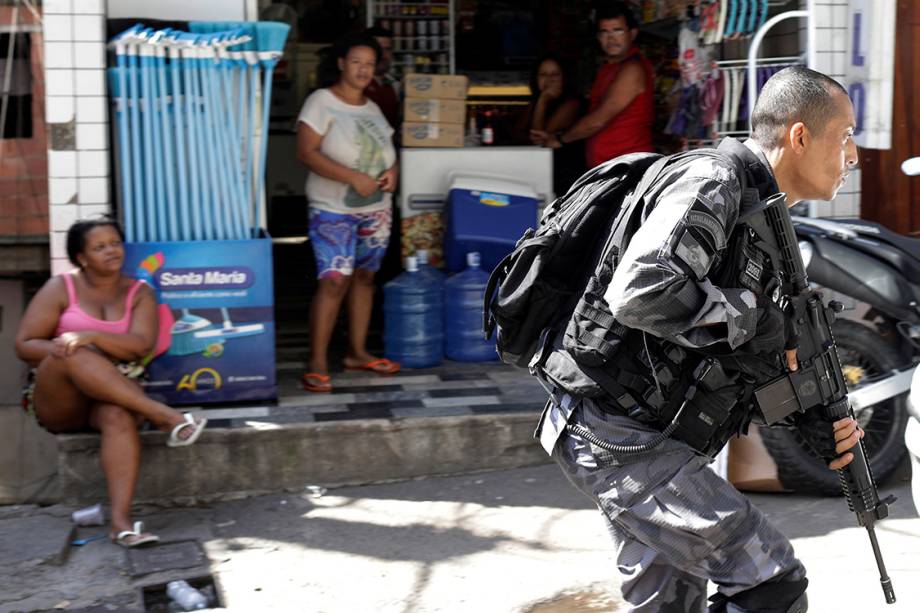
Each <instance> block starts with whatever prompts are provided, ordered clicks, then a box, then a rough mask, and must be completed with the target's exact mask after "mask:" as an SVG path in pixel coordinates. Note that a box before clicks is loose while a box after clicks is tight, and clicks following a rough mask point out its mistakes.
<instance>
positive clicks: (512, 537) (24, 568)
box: [0, 465, 920, 613]
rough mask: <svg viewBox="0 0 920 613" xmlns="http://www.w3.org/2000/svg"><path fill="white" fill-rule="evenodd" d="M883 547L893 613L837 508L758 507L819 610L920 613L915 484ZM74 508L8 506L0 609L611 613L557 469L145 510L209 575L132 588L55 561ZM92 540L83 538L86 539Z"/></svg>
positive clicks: (128, 581)
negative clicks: (211, 586) (787, 540)
mask: <svg viewBox="0 0 920 613" xmlns="http://www.w3.org/2000/svg"><path fill="white" fill-rule="evenodd" d="M887 490H891V491H892V493H894V494H895V495H897V496H898V497H899V499H900V500H899V502H898V504H896V505H895V506H894V508H893V517H892V518H891V519H889V520H887V521H886V522H883V523H882V524H881V525H880V527H879V539H880V541H881V546H882V548H883V551H884V553H885V558H886V562H887V563H888V568H889V571H890V574H891V577H892V580H893V582H894V586H895V589H896V591H897V595H898V599H899V602H898V603H897V604H896V605H894V606H886V605H885V604H884V601H883V598H882V593H881V589H880V588H879V586H878V578H877V573H876V571H875V566H874V562H873V559H872V555H871V551H870V548H869V543H868V539H867V537H866V535H865V531H864V530H862V529H860V528H858V527H856V526H855V520H854V518H853V517H852V515H851V514H850V513H849V511H847V509H846V504H845V502H844V500H842V499H818V498H808V497H803V496H784V495H753V496H752V497H753V498H754V500H755V502H756V504H758V505H759V506H760V507H761V508H762V509H764V510H765V511H766V512H767V513H768V515H770V516H771V517H772V518H773V519H774V521H775V522H776V523H777V524H778V525H779V526H780V528H781V529H782V530H783V531H785V532H786V533H787V534H788V535H790V536H791V537H792V538H793V539H794V544H795V547H796V551H797V553H798V555H799V556H800V557H801V558H802V559H803V560H804V561H805V563H806V565H807V567H808V570H809V577H810V579H811V582H812V584H811V587H810V589H809V595H810V600H811V602H812V607H811V610H812V611H818V612H821V611H834V610H843V609H846V610H849V611H860V612H876V611H877V612H881V611H890V612H892V613H896V612H898V611H903V612H908V611H910V612H912V613H914V612H916V611H917V610H918V605H920V519H917V518H916V515H915V514H914V510H913V507H912V505H911V503H910V497H909V491H908V487H907V482H906V481H904V480H903V476H902V477H901V478H900V479H897V480H895V482H894V483H893V484H892V486H891V487H889V488H887V489H886V491H887ZM71 510H72V509H71V508H65V507H48V508H45V509H38V508H36V507H0V535H2V540H0V611H3V612H7V611H33V610H37V611H44V610H49V609H52V607H55V606H57V607H59V609H58V610H67V611H127V610H143V609H142V608H141V605H140V597H139V593H140V592H139V589H138V588H139V587H140V586H144V585H153V584H157V583H162V582H163V581H165V580H168V579H170V578H173V577H175V576H197V575H201V574H208V573H210V574H213V575H214V576H215V577H216V578H217V579H218V582H219V584H220V585H221V586H222V593H223V597H224V601H225V604H226V605H227V607H228V609H229V610H232V611H243V612H254V611H283V612H286V611H292V612H293V611H310V612H314V611H315V612H330V613H331V612H365V611H367V612H374V613H377V612H393V613H403V612H406V613H408V612H414V611H431V612H458V613H459V612H467V611H476V612H493V611H494V612H497V613H504V612H526V613H551V612H552V613H562V612H565V613H580V612H582V611H583V612H587V611H617V610H618V609H619V607H618V605H617V602H618V599H617V598H616V596H615V594H616V584H615V577H614V569H613V563H612V557H611V554H610V551H609V541H608V536H607V534H606V532H605V530H604V527H603V524H602V522H601V521H600V519H599V517H598V515H597V511H596V510H595V509H593V508H592V507H591V505H590V503H589V502H588V501H587V500H586V499H582V498H581V497H580V495H579V494H577V492H575V491H574V489H573V488H572V487H571V486H570V485H569V484H568V483H567V482H566V481H565V479H564V478H563V477H562V476H561V474H560V472H559V471H558V469H557V468H556V467H555V466H553V465H546V466H539V467H535V468H524V469H515V470H507V471H500V472H490V473H480V474H475V475H464V476H458V477H449V478H437V479H420V480H414V481H408V482H401V483H392V484H384V485H375V486H365V487H353V488H342V489H336V490H332V491H329V492H327V493H326V494H325V495H323V496H321V497H315V496H314V495H312V494H311V493H310V492H308V491H307V490H306V489H305V490H303V491H301V492H297V493H284V494H276V495H271V496H263V497H259V498H251V499H247V500H237V501H227V502H222V503H218V504H214V505H212V506H209V507H206V508H200V507H199V508H159V507H153V506H147V507H143V508H142V509H141V515H142V519H144V520H145V521H146V522H147V525H148V528H149V529H152V530H154V531H156V532H158V533H159V534H160V535H161V536H162V537H163V538H164V541H174V540H181V539H199V540H200V541H201V542H202V543H203V544H204V547H205V550H206V552H207V557H208V559H209V561H208V563H207V566H206V567H202V568H197V569H191V570H187V571H170V572H166V573H155V574H150V575H144V576H141V577H138V578H136V579H132V578H131V577H130V576H128V566H127V564H126V557H125V551H124V550H122V549H120V548H117V547H115V546H114V545H111V544H109V543H108V542H106V541H104V540H99V541H93V542H90V543H88V544H86V545H84V546H82V547H72V548H71V551H70V553H69V557H68V559H67V561H66V563H65V564H64V565H63V566H55V565H53V564H52V563H51V561H50V560H52V558H54V556H55V555H56V554H57V553H58V551H59V550H60V545H61V544H62V543H63V542H64V539H65V537H66V535H67V532H68V529H69V521H68V514H69V512H70V511H71ZM99 530H100V529H99V528H81V530H80V536H81V537H85V536H88V535H92V534H96V533H98V532H99Z"/></svg>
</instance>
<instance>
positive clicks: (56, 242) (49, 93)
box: [43, 0, 111, 274]
mask: <svg viewBox="0 0 920 613" xmlns="http://www.w3.org/2000/svg"><path fill="white" fill-rule="evenodd" d="M43 10H44V33H45V46H44V56H45V84H46V100H45V108H46V111H45V114H46V119H47V121H48V124H49V126H48V127H49V134H51V133H52V132H54V133H56V134H58V135H65V136H64V137H63V138H61V137H58V138H57V139H55V138H49V142H48V199H49V202H50V205H51V211H50V226H51V258H52V264H51V268H52V273H53V274H56V273H58V272H61V271H62V270H66V269H68V268H70V263H69V262H68V261H67V254H66V253H65V250H64V236H65V232H66V230H67V228H68V227H69V226H70V225H71V224H72V223H73V222H74V221H76V220H77V219H80V218H84V217H89V216H92V215H96V214H99V213H107V212H108V211H109V210H110V209H111V206H110V205H111V201H110V200H109V151H108V146H109V140H108V139H109V136H108V131H109V124H108V121H109V118H108V105H107V99H106V90H105V10H106V3H105V1H104V0H45V1H44V3H43Z"/></svg>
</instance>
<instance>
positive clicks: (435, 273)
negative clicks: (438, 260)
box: [415, 249, 447, 286]
mask: <svg viewBox="0 0 920 613" xmlns="http://www.w3.org/2000/svg"><path fill="white" fill-rule="evenodd" d="M415 259H416V260H418V271H419V273H421V274H423V275H425V276H426V277H428V278H429V279H431V280H432V281H434V282H436V283H437V284H438V285H440V286H443V285H444V280H445V279H446V278H447V275H445V274H444V273H443V272H441V270H439V269H437V268H435V267H434V266H432V265H431V264H429V263H428V250H427V249H416V250H415Z"/></svg>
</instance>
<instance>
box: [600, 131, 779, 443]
mask: <svg viewBox="0 0 920 613" xmlns="http://www.w3.org/2000/svg"><path fill="white" fill-rule="evenodd" d="M726 145H727V147H726ZM723 147H726V148H727V149H728V151H727V153H729V154H730V155H731V154H734V155H732V157H734V158H735V162H736V163H737V162H741V167H743V168H744V172H745V176H744V177H743V179H744V181H743V183H742V184H743V185H744V186H745V187H744V190H743V193H742V198H741V204H740V207H739V218H738V221H737V222H736V225H735V228H734V229H733V231H732V233H731V235H730V236H729V239H728V245H727V247H726V249H725V251H724V252H723V253H722V255H721V258H720V261H719V262H717V263H716V265H715V267H714V270H713V271H711V272H710V274H709V278H710V280H711V281H712V282H713V284H715V285H716V286H717V287H726V288H739V287H743V288H746V289H748V290H750V291H751V292H753V293H754V294H755V295H759V296H760V295H766V296H769V297H771V298H772V299H773V300H776V299H778V297H779V276H778V273H777V271H776V270H775V268H774V266H773V263H772V261H771V259H770V257H769V256H768V255H767V254H766V253H765V252H763V251H762V250H760V249H759V248H757V247H756V246H755V244H754V240H753V238H754V234H753V230H752V229H751V228H750V227H749V226H748V225H747V223H746V218H747V217H746V216H747V215H748V214H749V213H751V212H755V211H757V209H758V208H759V205H760V203H761V196H763V198H767V197H769V196H770V195H772V192H773V190H775V182H774V181H773V178H772V175H771V174H770V172H769V170H768V169H766V168H765V167H764V166H763V164H762V163H759V160H758V163H746V161H745V157H750V156H751V155H753V154H751V153H750V151H749V150H746V153H748V156H744V157H742V156H740V155H738V152H737V149H735V151H733V150H732V149H733V148H736V147H742V148H745V147H744V145H742V144H741V143H739V142H737V141H732V142H731V143H723ZM720 149H722V147H720ZM745 149H746V148H745ZM736 165H737V164H736ZM614 325H615V326H619V324H616V323H615V324H614ZM617 332H618V333H620V334H621V336H622V342H621V344H620V350H619V351H618V353H617V355H616V358H615V359H614V360H611V362H612V363H615V364H616V366H617V368H616V369H615V370H616V372H608V373H607V376H608V377H609V379H610V381H611V382H615V385H613V386H610V385H608V386H607V388H608V391H611V390H612V391H614V393H608V394H604V395H603V396H601V397H599V398H595V401H596V402H597V403H598V405H599V406H600V407H601V408H602V409H604V410H607V411H610V412H612V413H616V414H625V415H627V416H629V417H631V418H632V419H635V420H637V421H639V422H641V423H644V424H647V425H649V426H651V427H654V428H656V429H664V428H665V427H666V426H667V425H668V424H669V423H671V421H672V419H673V417H674V415H675V413H676V412H677V410H678V408H679V406H680V405H681V403H682V401H683V399H684V395H685V391H686V390H687V388H688V387H689V386H690V384H691V382H692V375H693V372H694V370H695V369H696V367H697V365H698V364H699V363H700V362H701V361H702V359H703V358H704V352H702V351H697V350H689V349H686V348H684V347H681V346H679V345H677V344H675V343H672V342H669V341H666V340H663V339H660V338H658V337H655V336H652V335H650V334H646V333H643V332H642V331H639V330H633V329H626V328H624V327H623V326H619V327H618V328H617ZM720 345H721V346H714V347H707V348H706V351H705V355H708V356H713V355H715V356H724V358H720V359H719V362H720V364H721V366H722V368H721V370H720V373H719V377H718V378H717V383H716V384H715V385H714V386H713V387H712V389H702V390H701V391H700V392H698V394H697V396H696V397H695V399H694V402H695V403H696V405H698V406H700V407H705V408H706V411H707V412H708V413H709V414H710V417H711V418H712V420H714V421H715V422H718V423H714V424H713V433H714V434H712V438H711V439H710V440H706V441H699V444H698V445H696V444H693V443H691V445H692V446H694V447H695V448H697V449H698V450H699V451H702V452H703V453H706V455H714V454H715V453H717V452H718V450H719V449H721V448H722V447H723V446H724V444H725V443H726V442H727V441H728V440H729V439H730V438H731V437H732V436H734V435H735V434H741V433H746V431H747V428H748V425H749V424H750V423H751V421H752V418H753V417H754V413H753V406H752V403H751V402H750V396H751V393H752V391H753V387H754V386H755V384H756V381H754V380H753V379H752V378H751V376H750V375H749V374H748V373H747V369H744V368H738V366H739V365H740V362H741V361H742V360H743V359H744V358H739V357H737V355H736V353H737V352H734V351H732V350H731V348H730V347H728V345H727V344H726V343H721V344H720ZM777 359H778V356H777ZM772 367H773V368H776V369H781V364H779V363H778V362H777V363H775V364H773V365H772ZM601 384H602V386H603V382H601ZM688 442H689V441H688Z"/></svg>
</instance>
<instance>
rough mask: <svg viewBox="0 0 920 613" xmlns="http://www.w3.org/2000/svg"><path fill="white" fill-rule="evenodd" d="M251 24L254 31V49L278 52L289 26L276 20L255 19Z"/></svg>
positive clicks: (286, 35)
mask: <svg viewBox="0 0 920 613" xmlns="http://www.w3.org/2000/svg"><path fill="white" fill-rule="evenodd" d="M253 25H254V26H255V31H256V49H258V50H259V51H277V52H279V53H280V52H281V51H282V50H283V49H284V43H285V41H286V40H287V37H288V32H290V31H291V26H289V25H288V24H286V23H280V22H278V21H257V22H255V23H254V24H253Z"/></svg>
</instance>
